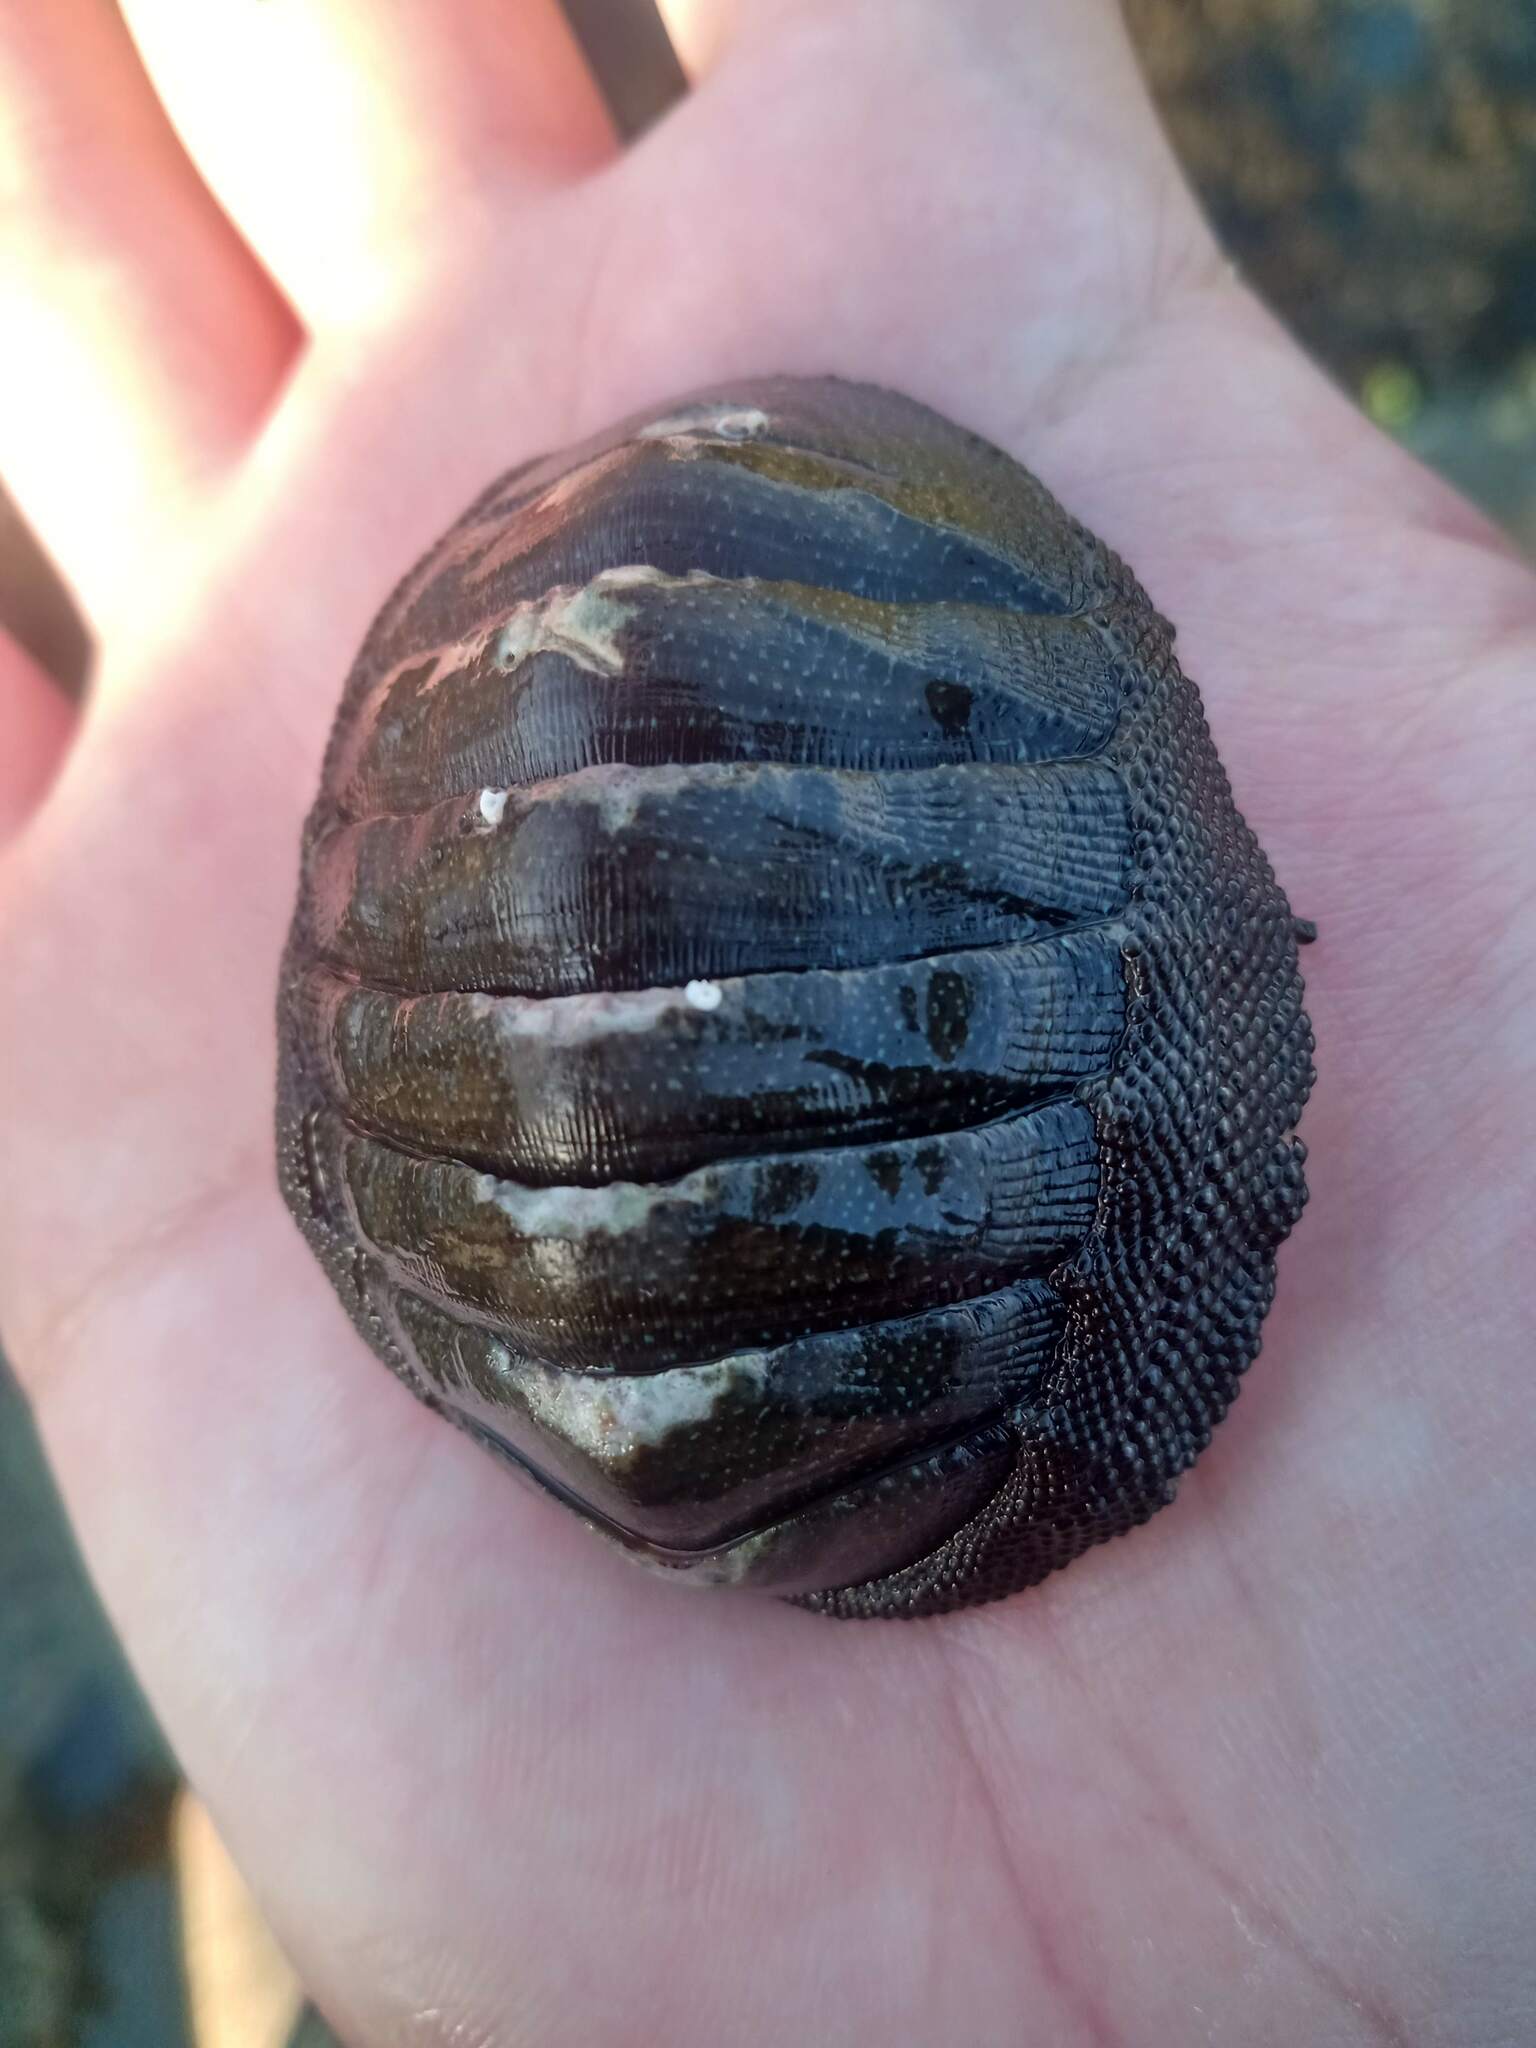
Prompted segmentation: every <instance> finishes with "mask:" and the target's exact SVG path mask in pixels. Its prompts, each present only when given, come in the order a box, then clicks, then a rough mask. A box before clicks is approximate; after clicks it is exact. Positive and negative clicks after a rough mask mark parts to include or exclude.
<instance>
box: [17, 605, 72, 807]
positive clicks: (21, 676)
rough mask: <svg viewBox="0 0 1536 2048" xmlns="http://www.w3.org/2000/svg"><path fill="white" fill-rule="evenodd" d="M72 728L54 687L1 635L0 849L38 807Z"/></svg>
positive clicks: (65, 700) (63, 698) (67, 706)
mask: <svg viewBox="0 0 1536 2048" xmlns="http://www.w3.org/2000/svg"><path fill="white" fill-rule="evenodd" d="M74 725H75V712H74V707H73V706H72V705H71V704H70V702H69V699H68V698H67V697H66V696H65V695H64V692H63V691H62V690H61V689H60V688H59V686H58V684H57V683H55V682H54V681H53V680H52V678H51V677H49V676H46V675H44V673H43V671H42V670H41V669H40V668H39V667H38V665H37V663H36V662H35V661H34V660H33V659H32V657H31V655H30V654H27V653H26V652H25V651H24V650H23V649H22V648H20V647H18V646H17V644H16V642H15V641H14V640H12V639H11V637H10V636H9V634H6V633H0V847H4V846H5V845H6V844H7V843H8V842H9V841H10V840H11V839H13V838H14V837H15V835H16V834H17V833H18V832H19V831H20V830H21V828H22V826H23V825H25V824H26V822H27V820H28V818H30V817H31V815H32V813H33V812H34V811H35V810H36V808H37V806H38V805H39V804H40V803H41V802H42V800H43V797H44V796H45V795H46V793H47V790H48V787H49V784H50V783H51V782H52V781H53V778H54V776H55V775H56V774H57V772H58V769H59V765H60V763H61V762H62V761H63V759H64V755H65V753H66V751H67V750H68V746H69V740H70V735H71V733H72V732H73V730H74Z"/></svg>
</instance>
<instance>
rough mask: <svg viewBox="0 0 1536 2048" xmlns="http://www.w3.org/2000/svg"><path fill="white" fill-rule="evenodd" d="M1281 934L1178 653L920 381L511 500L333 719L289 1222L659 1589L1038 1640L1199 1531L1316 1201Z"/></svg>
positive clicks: (1054, 511) (1284, 910)
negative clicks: (1075, 1563) (1200, 1506)
mask: <svg viewBox="0 0 1536 2048" xmlns="http://www.w3.org/2000/svg"><path fill="white" fill-rule="evenodd" d="M1296 936H1297V933H1296V926H1295V922H1294V920H1293V919H1292V916H1291V912H1290V908H1289V906H1288V904H1287V902H1286V900H1285V897H1284V895H1283V894H1282V892H1281V890H1280V888H1279V886H1278V884H1277V883H1276V881H1275V878H1274V876H1273V874H1272V873H1271V871H1270V868H1269V866H1268V864H1267V862H1266V861H1265V859H1264V856H1263V854H1262V852H1261V851H1260V849H1259V847H1258V845H1257V843H1256V842H1255V840H1254V838H1253V835H1252V834H1251V833H1250V832H1249V830H1248V829H1247V827H1246V826H1245V825H1244V823H1243V821H1242V819H1241V818H1240V817H1239V815H1238V813H1237V812H1236V810H1235V808H1234V806H1233V803H1232V798H1231V794H1230V791H1229V789H1228V786H1227V782H1226V778H1225V776H1224V774H1223V772H1222V769H1221V766H1220V764H1219V762H1218V761H1217V759H1216V756H1215V753H1214V751H1213V749H1212V746H1211V742H1210V738H1209V735H1208V733H1207V731H1206V727H1205V723H1204V720H1203V718H1202V716H1201V711H1200V704H1199V699H1198V696H1197V694H1196V692H1195V690H1194V688H1193V686H1192V685H1191V684H1190V683H1189V681H1188V680H1187V679H1186V678H1185V677H1184V676H1183V675H1182V673H1181V672H1180V670H1179V667H1178V664H1177V662H1176V661H1175V659H1174V656H1173V652H1172V646H1171V633H1170V630H1169V628H1168V627H1167V625H1166V624H1165V622H1164V621H1162V620H1161V619H1160V618H1159V617H1158V616H1157V614H1156V613H1155V612H1154V611H1153V610H1152V608H1151V606H1150V605H1149V603H1148V602H1147V600H1146V598H1145V596H1144V595H1143V594H1142V592H1141V591H1140V589H1139V588H1138V587H1137V585H1136V583H1135V581H1134V579H1133V578H1132V577H1131V576H1130V574H1129V573H1128V572H1127V570H1126V569H1125V568H1124V566H1123V565H1122V564H1121V563H1120V562H1118V561H1117V560H1116V558H1115V557H1114V556H1113V555H1112V554H1110V552H1109V551H1108V550H1107V549H1105V548H1104V547H1103V546H1102V545H1101V544H1100V543H1099V542H1097V541H1096V540H1095V539H1094V538H1093V537H1092V535H1090V534H1088V533H1087V532H1085V531H1084V529H1083V528H1082V527H1081V526H1079V525H1078V524H1077V523H1076V522H1075V521H1073V520H1072V519H1071V518H1069V517H1068V515H1067V514H1066V513H1065V512H1063V510H1062V509H1061V508H1060V506H1058V505H1057V504H1056V503H1055V501H1054V500H1053V499H1052V498H1051V497H1050V496H1049V494H1048V493H1047V492H1046V491H1045V490H1044V489H1043V488H1042V487H1041V486H1040V485H1039V484H1038V483H1037V482H1036V481H1035V480H1034V479H1033V478H1032V477H1031V476H1030V475H1029V474H1028V473H1027V472H1026V471H1025V470H1023V469H1022V468H1020V467H1019V466H1018V465H1017V464H1016V463H1014V462H1013V461H1011V460H1010V459H1009V458H1008V457H1006V456H1005V455H1003V454H1002V453H1001V452H1000V451H998V450H997V449H995V448H992V447H990V446H988V445H987V444H986V443H984V442H982V441H980V440H978V439H977V438H976V437H975V436H973V435H971V434H968V433H966V432H964V431H963V430H962V429H960V428H959V427H957V426H954V425H952V424H951V423H950V422H948V421H946V420H944V419H941V418H940V417H938V416H937V415H936V414H934V413H932V412H929V411H927V410H926V409H924V408H923V407H921V406H918V405H916V404H915V403H913V402H912V401H911V400H908V399H905V398H902V397H899V396H897V395H895V394H894V393H890V392H886V391H880V390H876V389H873V388H870V387H866V386H859V385H851V384H843V383H839V382H834V381H829V380H826V381H807V380H796V379H789V378H770V379H762V380H756V381H754V382H752V383H751V384H749V385H746V386H738V387H732V388H730V389H728V390H722V391H720V392H716V393H707V394H703V395H696V396H694V397H691V398H688V399H686V400H682V401H677V402H674V403H672V404H670V405H668V406H666V407H664V408H661V409H659V410H658V411H657V412H656V413H654V414H649V415H646V416H642V417H639V418H636V419H631V420H628V421H626V422H624V423H623V424H622V425H620V426H618V427H616V428H614V429H613V430H611V431H610V432H608V433H605V434H602V435H600V436H598V437H596V438H595V439H594V440H592V441H591V442H589V443H587V444H586V445H584V446H582V447H580V448H576V449H573V450H570V451H567V452H566V453H564V454H561V455H558V456H554V457H550V458H548V459H546V460H544V461H541V462H537V463H534V464H531V465H525V466H524V467H523V468H521V469H519V470H517V471H515V472H513V473H512V474H511V475H510V476H508V477H506V478H504V479H503V480H501V481H500V482H499V483H497V484H495V485H493V486H492V487H491V489H490V490H488V491H487V492H486V493H485V494H484V495H483V496H482V497H481V498H480V499H479V501H478V502H477V503H476V504H475V505H474V506H473V507H472V508H471V509H470V511H469V512H468V513H467V514H466V515H465V516H464V518H463V519H462V520H461V521H460V522H459V524H458V525H457V526H456V527H454V528H453V530H452V531H451V532H450V533H449V534H448V535H446V536H445V538H444V539H443V540H442V541H441V542H440V543H439V544H438V546H437V547H436V548H434V549H433V550H432V551H431V553H430V554H428V555H427V557H426V558H425V559H424V560H423V561H422V562H421V563H420V564H419V565H418V566H417V567H416V568H415V569H414V570H413V571H412V572H411V573H410V574H409V575H408V576H407V577H406V578H405V580H404V582H403V583H402V584H401V585H400V587H399V588H398V590H397V591H396V592H395V593H394V595H393V596H392V597H391V598H390V600H389V602H388V603H387V604H386V605H385V607H384V610H383V611H382V612H381V614H380V616H379V618H378V619H377V620H376V621H375V623H374V626H373V627H372V629H371V631H370V632H369V635H368V637H367V640H366V642H365V644H364V646H363V649H362V652H361V653H360V655H359V657H358V660H357V663H356V664H355V666H354V669H353V672H352V675H351V677H350V679H349V681H348V683H347V687H346V691H345V695H344V698H343V702H342V706H341V710H340V713H339V715H338V719H337V723H336V727H335V731H334V734H333V737H332V741H331V745H330V748H329V751H328V753H327V757H326V763H325V768H324V773H323V778H322V786H321V791H320V795H319V798H318V800H317V802H316V804H315V807H314V810H313V812H312V814H311V817H310V820H309V824H308V827H307V829H306V834H305V841H304V850H303V879H302V885H301V890H300V897H299V903H298V907H297V910H296V912H295V917H294V923H293V929H292V935H291V938H290V942H289V946H288V951H287V955H286V958H285V961H284V967H283V976H282V988H281V995H280V1002H279V1042H280V1073H279V1088H278V1117H277V1135H278V1153H279V1171H280V1177H281V1182H282V1187H283V1191H284V1195H285V1197H286V1199H287V1201H288V1204H289V1206H290V1208H291V1209H292V1211H293V1213H294V1216H295V1218H296V1219H297V1221H298V1223H299V1226H300V1228H301V1229H302V1230H303V1232H304V1234H305V1236H306V1237H307V1239H308V1240H309V1243H310V1245H311V1246H312V1248H313V1249H314V1251H315V1252H316V1254H317V1256H318V1257H319V1259H320V1260H321V1263H322V1264H323V1265H324V1267H325V1269H326V1271H327V1272H328V1274H329V1275H330V1277H331V1280H332V1282H333V1284H334V1285H335V1287H336V1288H337V1291H338V1292H339V1294H340V1295H341V1298H342V1300H343V1302H344V1304H345V1305H346V1307H347V1309H348V1311H349V1313H350V1314H351V1316H352V1318H353V1320H354V1322H355V1323H356V1325H357V1327H358V1329H359V1330H360V1331H361V1333H362V1335H363V1336H364V1338H365V1339H366V1340H367V1342H368V1343H369V1344H370V1345H371V1346H372V1348H373V1349H374V1350H375V1351H376V1352H377V1353H378V1354H379V1356H380V1357H381V1358H383V1359H384V1360H385V1361H386V1363H388V1364H389V1365H390V1366H391V1367H392V1368H393V1370H394V1371H396V1372H397V1373H398V1374H399V1375H400V1376H401V1378H402V1379H404V1380H405V1381H406V1383H407V1384H408V1385H409V1386H410V1387H412V1389H413V1390H414V1391H415V1392H416V1393H417V1394H418V1395H419V1396H420V1397H421V1398H422V1399H423V1400H425V1401H427V1402H428V1403H430V1404H431V1405H432V1406H433V1407H435V1408H437V1409H439V1410H440V1411H441V1412H442V1413H444V1414H445V1415H447V1416H448V1417H449V1418H451V1419H452V1420H453V1421H455V1422H456V1423H458V1425H459V1426H460V1427H461V1428H463V1429H465V1430H466V1431H468V1432H469V1433H470V1434H471V1435H472V1436H474V1437H475V1438H477V1439H478V1440H479V1441H480V1442H482V1443H484V1444H485V1445H487V1446H488V1447H489V1448H490V1449H492V1450H493V1451H495V1452H496V1453H497V1454H498V1455H500V1456H502V1457H504V1458H505V1459H506V1460H508V1461H509V1462H510V1463H511V1464H512V1465H514V1466H515V1467H516V1468H517V1469H518V1470H519V1471H520V1472H522V1473H524V1474H525V1475H527V1476H529V1477H531V1478H532V1479H534V1480H536V1481H537V1482H538V1483H539V1484H540V1485H541V1486H542V1487H543V1488H544V1489H545V1490H546V1491H548V1492H550V1493H552V1494H554V1495H555V1496H556V1497H558V1498H560V1499H562V1500H564V1501H565V1502H567V1503H568V1504H569V1505H570V1506H571V1507H573V1508H574V1509H575V1510H576V1511H577V1512H579V1513H580V1514H582V1515H583V1516H584V1517H585V1518H586V1519H587V1520H588V1521H589V1522H590V1523H591V1524H592V1525H593V1526H594V1527H595V1528H597V1529H599V1530H601V1531H602V1532H603V1533H604V1534H606V1535H607V1536H609V1537H610V1538H611V1539H612V1540H614V1541H615V1542H616V1543H618V1544H619V1545H620V1546H622V1547H623V1548H624V1549H625V1550H626V1551H628V1552H629V1553H631V1554H632V1555H634V1556H636V1557H638V1558H639V1559H641V1560H642V1561H645V1562H648V1563H650V1564H651V1565H652V1566H654V1567H655V1568H656V1569H658V1570H660V1571H662V1572H664V1573H667V1574H670V1575H672V1576H673V1577H676V1578H678V1579H682V1580H685V1581H689V1582H694V1583H699V1584H705V1585H715V1584H719V1585H738V1586H748V1587H755V1588H760V1589H763V1590H768V1591H772V1592H776V1593H779V1594H781V1595H784V1596H786V1597H790V1598H795V1599H799V1600H801V1601H803V1602H805V1603H806V1604H807V1605H810V1606H813V1607H817V1608H820V1609H822V1610H824V1611H826V1612H829V1613H833V1614H839V1615H858V1616H862V1615H883V1614H889V1615H921V1614H933V1613H938V1612H942V1611H944V1610H946V1609H949V1608H953V1607H958V1606H963V1605H966V1604H969V1603H972V1602H975V1601H980V1600H988V1599H994V1598H998V1597H1000V1596H1002V1595H1004V1594H1007V1593H1011V1592H1014V1591H1016V1590H1018V1589H1019V1588H1021V1587H1023V1586H1026V1585H1029V1584H1031V1583H1033V1582H1034V1581H1036V1580H1038V1579H1039V1578H1041V1577H1043V1576H1044V1575H1045V1574H1046V1573H1047V1572H1049V1571H1051V1570H1053V1569H1055V1568H1056V1567H1057V1566H1059V1565H1062V1564H1065V1563H1067V1562H1068V1561H1070V1559H1071V1558H1073V1557H1075V1556H1076V1555H1078V1554H1079V1553H1080V1552H1081V1551H1083V1550H1084V1549H1086V1548H1087V1547H1088V1546H1089V1545H1091V1544H1093V1543H1096V1542H1099V1541H1101V1540H1103V1539H1104V1538H1106V1537H1109V1536H1113V1535H1117V1534H1120V1533H1123V1532H1124V1531H1125V1530H1127V1529H1129V1528H1131V1527H1133V1526H1134V1525H1135V1524H1137V1523H1139V1522H1141V1521H1144V1520H1145V1519H1146V1518H1147V1517H1148V1516H1149V1515H1150V1514H1151V1513H1153V1511H1154V1510H1155V1509H1156V1508H1158V1507H1159V1506H1161V1505H1163V1504H1164V1503H1165V1502H1166V1501H1168V1500H1170V1499H1171V1498H1172V1495H1173V1490H1174V1486H1175V1483H1176V1481H1177V1478H1178V1476H1179V1474H1180V1473H1181V1472H1183V1471H1184V1470H1185V1469H1186V1468H1187V1467H1188V1466H1189V1465H1190V1463H1191V1462H1192V1461H1193V1459H1194V1458H1195V1456H1196V1455H1197V1453H1198V1452H1199V1451H1200V1449H1201V1448H1202V1447H1203V1446H1204V1445H1205V1444H1206V1442H1207V1441H1208V1440H1209V1437H1210V1433H1211V1430H1212V1429H1213V1427H1214V1426H1215V1424H1216V1423H1217V1422H1218V1421H1219V1420H1220V1418H1221V1416H1222V1415H1223V1414H1224V1413H1225V1411H1226V1409H1227V1407H1228V1406H1229V1405H1230V1403H1231V1401H1232V1399H1233V1397H1234V1395H1235V1393H1236V1391H1237V1386H1238V1381H1239V1377H1240V1375H1241V1374H1242V1372H1243V1371H1244V1370H1245V1368H1246V1367H1247V1366H1248V1364H1249V1363H1250V1362H1251V1361H1252V1359H1253V1357H1254V1356H1255V1354H1256V1353H1257V1350H1258V1345H1259V1333H1260V1325H1261V1323H1262V1321H1263V1317H1264V1314H1265V1312H1266V1310H1267V1308H1268V1306H1269V1302H1270V1299H1271V1297H1272V1294H1273V1287H1274V1259H1275V1252H1276V1248H1277V1246H1278V1245H1279V1243H1280V1241H1281V1240H1282V1239H1283V1238H1284V1237H1285V1235H1286V1234H1287V1232H1288V1231H1289V1230H1290V1229H1291V1227H1292V1225H1293V1224H1294V1223H1295V1221H1296V1218H1297V1216H1298V1215H1299V1213H1300V1210H1301V1206H1302V1203H1303V1201H1304V1199H1305V1192H1306V1191H1305V1184H1304V1181H1303V1177H1302V1161H1303V1152H1302V1148H1301V1146H1300V1144H1299V1142H1298V1141H1297V1139H1296V1138H1295V1136H1294V1129H1295V1125H1296V1123H1297V1121H1298V1119H1299V1116H1300V1113H1301V1109H1302V1105H1303V1103H1304V1101H1305V1099H1306V1094H1307V1091H1308V1088H1309V1087H1310V1084H1311V1078H1312V1075H1311V1065H1310V1059H1311V1036H1310V1032H1309V1029H1308V1025H1307V1020H1306V1017H1305V1015H1304V1013H1303V1010H1302V988H1301V978H1300V974H1299V971H1298V966H1297V956H1296Z"/></svg>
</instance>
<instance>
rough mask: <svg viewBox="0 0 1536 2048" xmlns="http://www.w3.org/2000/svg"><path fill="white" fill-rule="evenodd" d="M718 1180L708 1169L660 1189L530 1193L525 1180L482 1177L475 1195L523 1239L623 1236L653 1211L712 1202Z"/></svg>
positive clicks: (627, 1186)
mask: <svg viewBox="0 0 1536 2048" xmlns="http://www.w3.org/2000/svg"><path fill="white" fill-rule="evenodd" d="M714 1178H715V1177H714V1175H713V1174H712V1172H711V1171H710V1169H709V1168H708V1167H705V1168H703V1169H702V1170H701V1171H700V1172H697V1173H693V1174H689V1175H687V1176H686V1177H685V1178H684V1179H683V1180H680V1181H670V1182H667V1183H665V1184H663V1185H658V1186H655V1187H647V1186H644V1185H642V1183H641V1182H639V1181H633V1180H611V1181H609V1182H607V1183H606V1185H604V1186H603V1187H598V1188H582V1187H554V1188H529V1187H524V1186H523V1185H522V1183H521V1182H520V1181H515V1180H498V1179H497V1178H496V1176H495V1175H494V1174H492V1173H477V1174H476V1175H475V1178H474V1182H473V1184H472V1187H471V1193H472V1194H473V1196H474V1199H475V1200H476V1201H477V1202H490V1203H494V1205H495V1206H496V1207H497V1208H498V1209H499V1210H500V1211H501V1213H502V1215H503V1216H505V1217H506V1218H507V1220H508V1222H509V1223H510V1224H511V1225H512V1228H513V1229H514V1230H515V1231H516V1233H517V1235H518V1236H519V1237H524V1238H567V1239H580V1238H584V1237H621V1236H623V1235H624V1233H625V1232H626V1231H630V1230H640V1229H643V1228H644V1226H645V1224H646V1222H647V1220H648V1219H649V1217H650V1216H651V1213H652V1211H653V1210H656V1209H658V1208H663V1207H668V1206H671V1205H673V1204H676V1203H694V1204H698V1203H701V1202H707V1201H708V1200H709V1199H710V1197H711V1194H712V1192H713V1186H714Z"/></svg>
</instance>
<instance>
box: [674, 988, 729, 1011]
mask: <svg viewBox="0 0 1536 2048" xmlns="http://www.w3.org/2000/svg"><path fill="white" fill-rule="evenodd" d="M683 996H684V998H685V1000H686V1001H687V1002H688V1003H689V1005H690V1006H691V1007H692V1008H693V1009H695V1010H718V1009H719V1007H720V1005H721V1004H722V1003H723V1002H724V1001H725V990H724V989H723V988H722V987H721V986H720V984H719V982H718V981H690V982H689V983H688V985H687V987H686V988H685V989H684V990H683Z"/></svg>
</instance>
